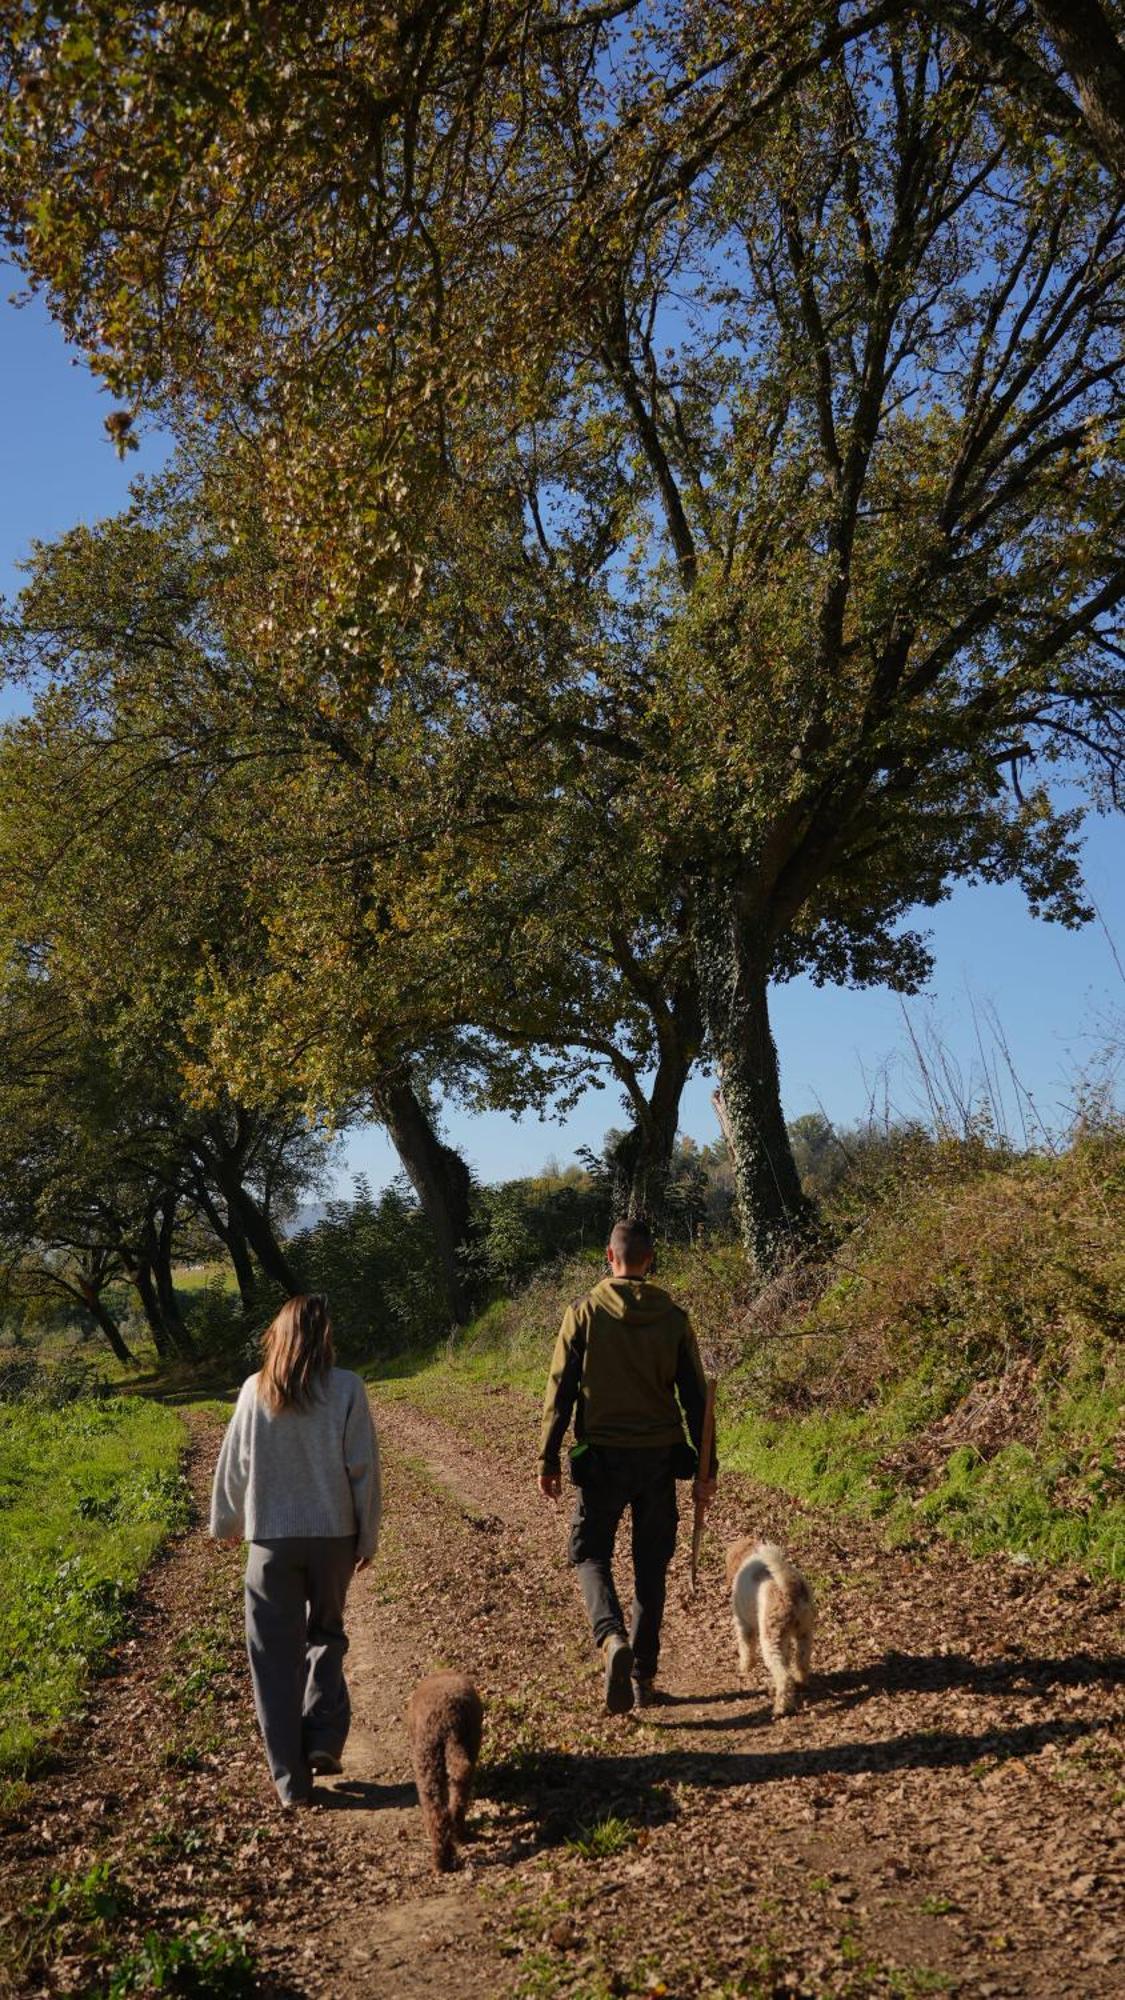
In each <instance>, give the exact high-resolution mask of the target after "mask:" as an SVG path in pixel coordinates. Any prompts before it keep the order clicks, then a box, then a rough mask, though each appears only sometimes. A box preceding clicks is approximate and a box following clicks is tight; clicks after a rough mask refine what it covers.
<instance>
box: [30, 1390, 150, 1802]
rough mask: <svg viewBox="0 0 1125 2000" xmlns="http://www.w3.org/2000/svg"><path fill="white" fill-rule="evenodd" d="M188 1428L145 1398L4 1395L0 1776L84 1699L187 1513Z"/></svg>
mask: <svg viewBox="0 0 1125 2000" xmlns="http://www.w3.org/2000/svg"><path fill="white" fill-rule="evenodd" d="M184 1439H185V1432H184V1427H183V1423H182V1421H181V1419H180V1418H179V1417H178V1416H176V1415H175V1413H174V1412H173V1411H171V1410H166V1409H163V1408H161V1407H159V1406H158V1405H156V1404H154V1403H148V1402H142V1401H140V1400H134V1399H130V1400H128V1401H126V1400H124V1399H120V1398H112V1399H110V1400H107V1401H98V1402H75V1403H69V1404H67V1405H66V1406H65V1407H64V1408H62V1409H56V1410H37V1409H30V1408H28V1407H26V1406H25V1405H21V1404H18V1403H17V1404H8V1405H3V1406H0V1681H2V1682H3V1684H4V1687H5V1693H6V1699H5V1706H4V1713H3V1718H2V1720H0V1777H2V1778H6V1779H13V1778H18V1777H19V1776H21V1775H22V1774H25V1773H26V1772H27V1771H28V1770H29V1769H30V1768H31V1767H32V1765H33V1763H34V1761H35V1759H36V1757H37V1756H38V1755H39V1754H41V1752H42V1751H43V1749H44V1747H45V1746H46V1745H47V1744H48V1743H49V1742H50V1740H51V1738H52V1736H53V1735H54V1734H55V1732H56V1731H57V1730H58V1729H59V1727H60V1726H61V1725H62V1724H63V1723H65V1722H66V1721H67V1720H68V1719H69V1718H70V1717H71V1716H73V1715H74V1713H75V1712H76V1711H77V1710H78V1709H79V1708H80V1707H81V1704H82V1700H83V1697H84V1694H85V1690H86V1686H87V1682H88V1679H89V1675H90V1671H91V1668H92V1666H93V1664H94V1663H95V1662H96V1660H97V1658H98V1656H99V1654H101V1653H102V1652H104V1650H105V1648H106V1647H107V1646H108V1645H110V1643H111V1642H112V1641H113V1639H115V1638H116V1636H117V1635H118V1633H119V1632H120V1631H121V1629H122V1626H123V1624H124V1621H125V1617H126V1613H127V1607H128V1603H129V1600H130V1597H131V1595H132V1592H133V1590H134V1589H135V1586H136V1583H137V1580H138V1578H139V1577H140V1575H141V1572H142V1571H143V1570H144V1568H145V1567H146V1565H147V1564H148V1563H149V1562H150V1561H151V1559H152V1556H153V1554H154V1553H155V1551H156V1550H157V1548H159V1546H160V1544H161V1543H162V1542H163V1541H164V1540H165V1539H166V1537H167V1536H168V1535H170V1534H173V1533H175V1532H177V1531H178V1530H180V1529H182V1528H184V1527H186V1525H187V1520H188V1502H187V1491H186V1487H185V1485H184V1481H183V1478H182V1476H181V1471H180V1460H181V1456H182V1452H183V1446H184Z"/></svg>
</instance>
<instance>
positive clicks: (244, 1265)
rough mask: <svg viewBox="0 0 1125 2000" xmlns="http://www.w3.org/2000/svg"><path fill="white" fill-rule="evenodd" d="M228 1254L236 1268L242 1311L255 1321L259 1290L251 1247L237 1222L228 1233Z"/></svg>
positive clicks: (235, 1274)
mask: <svg viewBox="0 0 1125 2000" xmlns="http://www.w3.org/2000/svg"><path fill="white" fill-rule="evenodd" d="M226 1243H227V1253H228V1255H229V1257H230V1261H231V1264H232V1265H233V1267H234V1277H235V1283H236V1284H237V1286H238V1296H239V1298H240V1299H241V1300H242V1310H243V1312H244V1313H245V1314H246V1317H247V1319H253V1317H254V1314H255V1312H256V1311H257V1301H258V1288H257V1285H256V1284H255V1282H254V1266H253V1264H252V1263H251V1261H250V1246H249V1244H248V1243H247V1241H246V1237H245V1235H244V1234H243V1231H242V1230H241V1229H240V1228H239V1226H238V1224H237V1222H232V1223H231V1224H230V1226H229V1228H228V1230H227V1232H226Z"/></svg>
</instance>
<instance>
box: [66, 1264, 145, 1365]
mask: <svg viewBox="0 0 1125 2000" xmlns="http://www.w3.org/2000/svg"><path fill="white" fill-rule="evenodd" d="M78 1289H79V1291H80V1292H81V1294H82V1303H83V1305H84V1306H85V1308H86V1311H87V1312H88V1313H89V1315H90V1318H91V1319H92V1320H95V1321H96V1322H97V1324H98V1326H100V1327H101V1330H102V1332H103V1333H104V1335H105V1337H106V1339H107V1340H108V1342H109V1344H110V1346H111V1348H112V1349H113V1352H114V1354H115V1355H116V1356H117V1359H118V1360H119V1361H123V1362H124V1363H125V1365H126V1367H128V1368H135V1367H136V1365H137V1357H136V1355H135V1354H134V1353H133V1351H132V1349H131V1348H130V1347H129V1346H127V1344H126V1341H125V1336H124V1335H123V1333H122V1331H121V1328H120V1327H119V1326H118V1324H117V1321H116V1320H115V1319H114V1317H113V1314H112V1313H111V1312H110V1309H109V1307H108V1306H107V1305H106V1302H105V1300H104V1299H103V1298H102V1296H101V1293H100V1292H99V1291H98V1289H97V1287H96V1286H95V1285H91V1284H88V1283H86V1282H85V1280H83V1279H79V1281H78Z"/></svg>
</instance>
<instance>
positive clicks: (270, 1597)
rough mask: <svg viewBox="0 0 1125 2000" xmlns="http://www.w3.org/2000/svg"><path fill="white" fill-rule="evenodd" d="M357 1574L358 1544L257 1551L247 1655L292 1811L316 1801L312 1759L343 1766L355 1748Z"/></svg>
mask: <svg viewBox="0 0 1125 2000" xmlns="http://www.w3.org/2000/svg"><path fill="white" fill-rule="evenodd" d="M354 1567H355V1536H354V1535H346V1536H339V1535H308V1536H293V1537H290V1538H289V1539H288V1540H286V1541H277V1542H251V1544H250V1550H249V1554H248V1557H247V1562H246V1649H247V1652H248V1653H249V1655H250V1675H251V1679H252V1680H253V1683H254V1707H255V1709H256V1710H257V1714H258V1726H259V1728H260V1729H261V1732H262V1739H263V1741H264V1743H265V1746H266V1761H267V1763H268V1764H269V1767H270V1775H271V1777H272V1778H273V1781H274V1784H275V1785H276V1786H277V1789H278V1793H279V1795H280V1797H281V1799H282V1800H283V1801H284V1803H285V1804H286V1805H291V1804H293V1803H294V1802H295V1801H297V1800H299V1799H307V1798H308V1797H309V1795H310V1793H311V1791H312V1773H311V1771H310V1770H309V1753H310V1752H311V1751H313V1750H327V1751H328V1752H329V1753H330V1755H331V1756H333V1757H338V1756H339V1755H340V1752H341V1751H342V1750H343V1747H344V1744H345V1743H346V1741H347V1736H348V1724H349V1723H350V1721H351V1703H350V1702H349V1700H348V1689H347V1683H346V1681H345V1680H344V1654H345V1653H346V1652H347V1650H348V1642H347V1639H346V1637H345V1635H344V1600H345V1598H346V1597H347V1594H348V1585H349V1583H350V1582H351V1580H352V1571H353V1569H354Z"/></svg>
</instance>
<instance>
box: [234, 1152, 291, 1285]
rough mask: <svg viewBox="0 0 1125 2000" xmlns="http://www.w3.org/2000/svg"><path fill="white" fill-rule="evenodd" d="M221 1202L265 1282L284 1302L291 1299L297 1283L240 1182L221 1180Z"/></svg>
mask: <svg viewBox="0 0 1125 2000" xmlns="http://www.w3.org/2000/svg"><path fill="white" fill-rule="evenodd" d="M223 1199H224V1200H225V1202H226V1205H227V1215H228V1216H229V1218H230V1221H231V1223H232V1225H233V1226H234V1228H235V1229H236V1230H238V1231H240V1232H241V1235H242V1239H243V1242H244V1243H248V1244H249V1246H250V1248H251V1250H252V1251H253V1252H254V1255H255V1257H256V1258H257V1259H258V1262H259V1264H260V1265H261V1267H262V1269H263V1271H264V1272H265V1274H266V1276H267V1278H269V1279H270V1280H271V1282H272V1283H273V1284H275V1285H278V1286H280V1288H281V1290H282V1291H283V1292H284V1293H285V1295H286V1297H287V1298H292V1297H293V1295H294V1293H296V1292H299V1291H300V1289H301V1284H300V1280H299V1278H298V1277H297V1274H296V1272H295V1271H294V1269H293V1266H292V1265H291V1264H290V1262H289V1259H288V1258H287V1256H286V1255H285V1252H284V1250H283V1249H282V1247H281V1245H280V1243H279V1242H278V1240H277V1237H276V1236H275V1235H274V1233H273V1229H272V1226H271V1224H270V1220H269V1217H268V1215H266V1214H265V1212H264V1210H262V1209H260V1208H259V1207H258V1204H257V1202H256V1201H255V1200H254V1197H253V1195H252V1194H248V1193H247V1191H246V1189H245V1188H244V1187H243V1185H242V1183H241V1181H238V1180H235V1179H234V1178H233V1177H230V1176H228V1177H227V1178H226V1179H224V1182H223ZM236 1268H237V1267H236Z"/></svg>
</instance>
